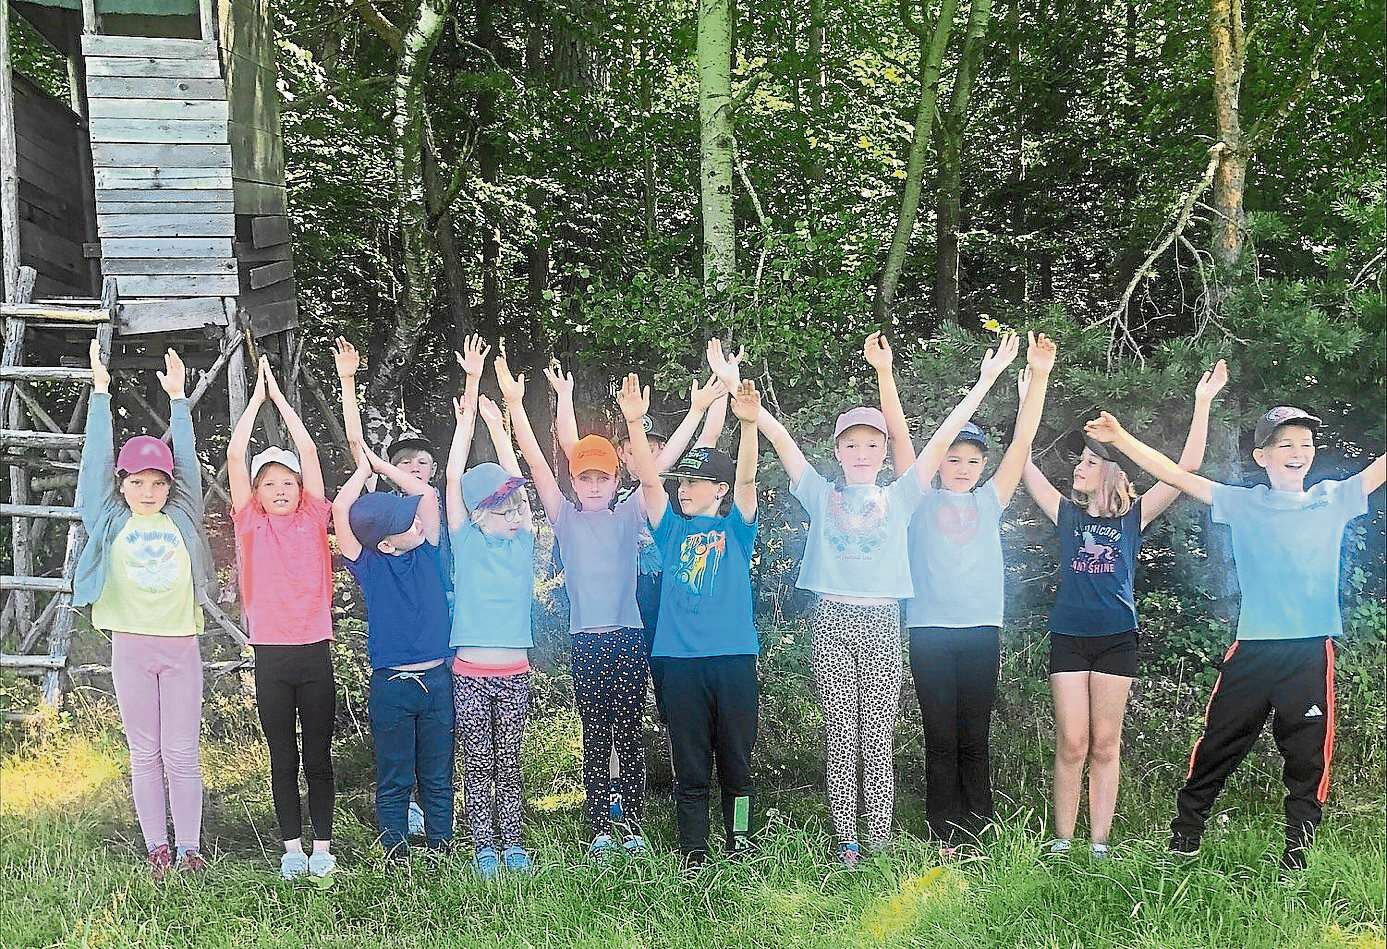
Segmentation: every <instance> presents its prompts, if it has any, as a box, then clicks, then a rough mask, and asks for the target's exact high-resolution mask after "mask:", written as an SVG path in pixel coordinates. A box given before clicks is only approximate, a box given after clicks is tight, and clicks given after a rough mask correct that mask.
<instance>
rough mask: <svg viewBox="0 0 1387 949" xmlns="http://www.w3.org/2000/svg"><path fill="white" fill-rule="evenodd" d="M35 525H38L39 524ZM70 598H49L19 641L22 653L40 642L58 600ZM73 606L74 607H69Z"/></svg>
mask: <svg viewBox="0 0 1387 949" xmlns="http://www.w3.org/2000/svg"><path fill="white" fill-rule="evenodd" d="M34 526H35V527H37V526H38V525H34ZM34 542H35V543H37V542H38V538H37V537H35V539H34ZM70 599H71V598H70V597H64V596H62V595H56V596H50V597H49V598H48V602H47V603H46V604H44V607H43V609H41V610H39V615H38V618H37V619H35V620H34V621H33V622H32V623H31V624H29V628H28V629H27V630H25V631H24V638H23V639H21V640H20V641H19V652H20V653H23V654H26V655H27V654H28V652H29V651H30V650H31V649H33V648H34V643H36V642H38V641H39V637H40V636H42V635H43V630H44V627H46V626H47V625H48V624H49V622H51V621H52V619H53V614H54V613H55V612H56V611H57V609H58V601H59V600H70ZM71 608H72V607H68V609H71Z"/></svg>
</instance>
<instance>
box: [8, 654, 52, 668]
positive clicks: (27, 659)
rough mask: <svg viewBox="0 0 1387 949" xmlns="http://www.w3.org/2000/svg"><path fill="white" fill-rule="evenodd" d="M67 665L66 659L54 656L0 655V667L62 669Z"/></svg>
mask: <svg viewBox="0 0 1387 949" xmlns="http://www.w3.org/2000/svg"><path fill="white" fill-rule="evenodd" d="M65 665H67V660H66V659H55V658H54V657H53V656H15V655H10V654H8V653H6V654H2V655H0V669H61V668H62V667H63V666H65Z"/></svg>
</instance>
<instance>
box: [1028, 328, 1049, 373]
mask: <svg viewBox="0 0 1387 949" xmlns="http://www.w3.org/2000/svg"><path fill="white" fill-rule="evenodd" d="M1026 341H1027V346H1026V370H1025V371H1028V373H1030V372H1034V373H1037V374H1046V375H1048V374H1049V372H1050V370H1051V369H1054V368H1055V352H1056V347H1055V341H1054V340H1052V339H1051V338H1050V337H1048V336H1046V335H1045V334H1044V333H1039V334H1037V333H1027V334H1026Z"/></svg>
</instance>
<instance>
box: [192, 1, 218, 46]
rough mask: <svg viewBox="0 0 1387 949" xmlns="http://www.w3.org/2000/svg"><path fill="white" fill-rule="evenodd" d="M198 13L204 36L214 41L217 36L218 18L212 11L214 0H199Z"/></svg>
mask: <svg viewBox="0 0 1387 949" xmlns="http://www.w3.org/2000/svg"><path fill="white" fill-rule="evenodd" d="M197 15H198V19H199V20H200V21H201V23H202V38H203V39H205V40H207V41H209V42H212V41H215V40H216V38H217V18H216V15H215V14H214V13H213V12H212V0H197Z"/></svg>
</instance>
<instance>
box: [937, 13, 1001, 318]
mask: <svg viewBox="0 0 1387 949" xmlns="http://www.w3.org/2000/svg"><path fill="white" fill-rule="evenodd" d="M991 18H992V0H973V2H972V4H971V5H970V7H969V9H968V32H967V33H966V34H965V36H964V39H963V52H962V54H961V55H960V57H959V60H958V71H957V72H956V73H955V75H954V87H953V90H952V91H951V92H950V94H949V108H948V111H947V112H945V113H944V114H943V115H942V116H941V117H940V122H939V181H938V185H937V187H936V191H935V205H934V207H935V267H934V272H935V281H934V308H935V314H936V317H937V319H938V320H939V321H940V322H947V323H957V322H958V266H959V265H958V223H959V205H960V197H959V195H960V192H961V191H962V187H963V132H964V129H965V128H966V126H967V124H968V100H969V98H970V97H971V96H972V94H973V80H974V79H975V78H976V77H977V73H978V65H979V63H980V62H981V60H982V51H983V48H984V47H985V46H986V45H987V26H988V23H989V22H990V21H991Z"/></svg>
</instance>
